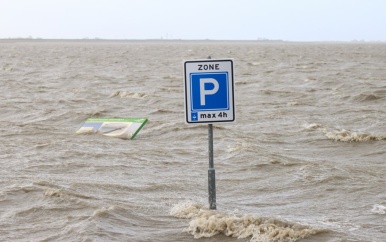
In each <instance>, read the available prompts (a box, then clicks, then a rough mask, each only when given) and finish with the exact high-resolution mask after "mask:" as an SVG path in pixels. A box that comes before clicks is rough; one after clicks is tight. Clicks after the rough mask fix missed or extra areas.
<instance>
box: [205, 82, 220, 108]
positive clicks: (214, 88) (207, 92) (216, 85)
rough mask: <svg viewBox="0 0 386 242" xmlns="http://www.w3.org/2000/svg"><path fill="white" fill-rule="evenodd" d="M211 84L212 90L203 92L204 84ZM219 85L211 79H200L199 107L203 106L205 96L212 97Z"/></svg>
mask: <svg viewBox="0 0 386 242" xmlns="http://www.w3.org/2000/svg"><path fill="white" fill-rule="evenodd" d="M207 83H212V84H213V89H210V90H205V84H207ZM218 88H219V85H218V81H217V80H216V79H213V78H200V104H201V106H204V105H205V96H206V95H213V94H215V93H216V92H217V91H218Z"/></svg>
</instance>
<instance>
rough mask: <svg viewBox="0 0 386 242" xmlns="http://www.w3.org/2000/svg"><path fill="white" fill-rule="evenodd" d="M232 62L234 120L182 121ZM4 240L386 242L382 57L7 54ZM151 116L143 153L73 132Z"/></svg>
mask: <svg viewBox="0 0 386 242" xmlns="http://www.w3.org/2000/svg"><path fill="white" fill-rule="evenodd" d="M208 56H211V57H212V59H216V58H232V59H233V60H234V72H235V105H236V122H234V123H227V124H223V123H219V124H214V128H213V132H214V134H213V136H214V166H215V169H216V186H217V210H210V209H208V177H207V170H208V127H207V125H205V124H200V125H191V124H185V122H184V117H185V116H184V108H185V107H184V86H183V85H184V83H183V78H184V77H183V61H185V60H197V59H206V58H207V57H208ZM0 82H1V85H0V112H1V114H0V138H1V142H0V165H1V169H0V240H1V241H264V242H268V241H320V242H322V241H323V242H324V241H331V242H332V241H333V242H338V241H376V242H382V241H386V229H385V227H386V186H385V184H386V175H385V171H386V163H385V162H386V159H385V158H386V151H385V150H386V140H385V139H386V124H385V120H386V111H385V104H386V44H384V43H293V42H269V41H268V42H264V41H177V40H176V41H171V40H163V41H161V40H160V41H103V40H99V41H98V40H95V41H92V40H88V41H86V40H84V41H48V40H29V41H27V40H1V41H0ZM127 117H128V118H131V117H138V118H141V117H144V118H148V120H149V121H148V123H147V124H146V125H145V126H144V127H143V129H142V130H141V132H140V133H139V134H138V135H137V136H136V138H135V139H134V140H124V139H118V138H112V137H106V136H103V135H99V134H97V133H90V134H83V135H79V134H76V131H77V130H78V129H79V127H80V126H81V125H82V124H83V122H84V121H85V120H86V119H87V118H127Z"/></svg>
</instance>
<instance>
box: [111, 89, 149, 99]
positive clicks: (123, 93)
mask: <svg viewBox="0 0 386 242" xmlns="http://www.w3.org/2000/svg"><path fill="white" fill-rule="evenodd" d="M110 97H120V98H134V99H146V98H147V95H146V94H143V93H136V92H134V93H132V92H127V91H116V92H114V93H113V94H111V95H110Z"/></svg>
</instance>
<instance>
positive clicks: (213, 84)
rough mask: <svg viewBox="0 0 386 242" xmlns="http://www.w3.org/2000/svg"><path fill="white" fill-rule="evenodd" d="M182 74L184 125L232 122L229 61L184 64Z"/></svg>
mask: <svg viewBox="0 0 386 242" xmlns="http://www.w3.org/2000/svg"><path fill="white" fill-rule="evenodd" d="M184 71H185V117H186V122H187V123H214V122H233V121H234V120H235V107H234V77H233V60H232V59H220V60H202V61H186V62H185V63H184Z"/></svg>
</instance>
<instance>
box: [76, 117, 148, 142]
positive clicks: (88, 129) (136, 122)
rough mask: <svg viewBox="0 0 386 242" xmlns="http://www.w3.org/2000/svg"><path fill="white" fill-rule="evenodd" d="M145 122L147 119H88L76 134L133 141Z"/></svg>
mask: <svg viewBox="0 0 386 242" xmlns="http://www.w3.org/2000/svg"><path fill="white" fill-rule="evenodd" d="M146 122H147V118H89V119H87V120H86V121H85V122H84V124H83V125H82V126H81V127H80V128H79V130H78V131H77V132H76V133H77V134H85V133H86V134H89V133H100V134H103V135H106V136H111V137H116V138H121V139H134V138H135V136H136V135H137V134H138V132H139V131H140V130H141V129H142V127H143V126H144V125H145V124H146Z"/></svg>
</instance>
